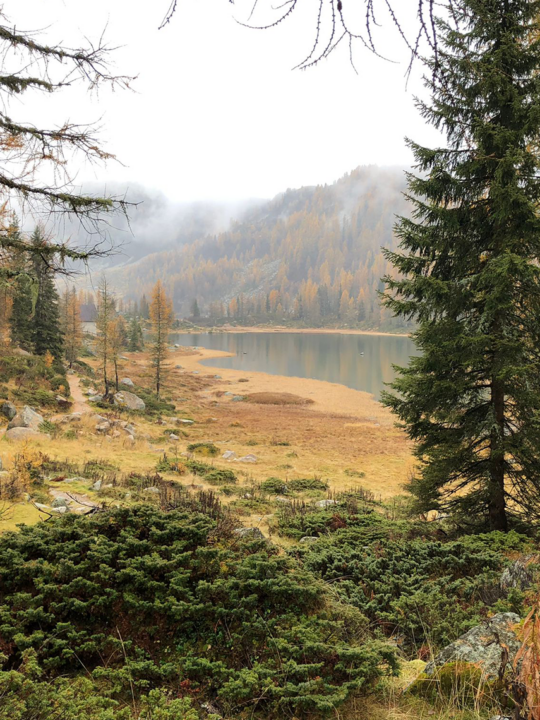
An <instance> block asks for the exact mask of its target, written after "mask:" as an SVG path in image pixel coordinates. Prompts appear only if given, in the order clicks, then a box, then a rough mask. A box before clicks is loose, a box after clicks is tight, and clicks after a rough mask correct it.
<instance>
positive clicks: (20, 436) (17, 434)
mask: <svg viewBox="0 0 540 720" xmlns="http://www.w3.org/2000/svg"><path fill="white" fill-rule="evenodd" d="M4 437H5V438H6V439H7V440H32V438H36V439H37V438H45V437H47V435H44V434H43V433H40V432H38V431H37V430H32V428H26V427H14V428H10V429H9V430H7V431H6V434H5V435H4Z"/></svg>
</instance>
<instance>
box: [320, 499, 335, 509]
mask: <svg viewBox="0 0 540 720" xmlns="http://www.w3.org/2000/svg"><path fill="white" fill-rule="evenodd" d="M337 504H338V501H337V500H319V501H318V502H316V503H315V505H316V506H317V507H320V508H327V507H330V505H337Z"/></svg>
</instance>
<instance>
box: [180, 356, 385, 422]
mask: <svg viewBox="0 0 540 720" xmlns="http://www.w3.org/2000/svg"><path fill="white" fill-rule="evenodd" d="M182 350H184V351H185V350H187V348H179V349H178V351H176V352H174V351H173V352H171V356H173V357H174V356H176V357H178V358H180V357H181V358H182V360H181V362H182V367H183V369H184V370H188V371H190V372H197V373H203V372H204V373H207V374H209V375H211V374H215V375H220V376H221V379H222V380H223V383H224V384H226V385H227V389H229V390H232V392H234V393H235V394H238V395H245V394H250V393H253V392H286V393H292V394H294V395H300V396H301V397H304V398H307V399H309V400H312V401H313V404H311V405H309V408H310V409H311V410H315V411H317V412H322V413H332V414H336V415H347V416H349V417H351V418H356V419H359V420H361V421H366V422H376V423H378V424H380V425H382V426H385V427H389V426H393V425H394V424H395V422H396V420H395V418H394V416H393V415H392V413H391V412H390V411H389V410H387V409H386V408H385V407H384V406H383V405H381V403H380V402H379V401H378V400H376V399H375V396H374V395H373V394H372V393H369V392H367V391H364V390H356V389H354V388H350V387H348V386H347V385H342V384H341V383H332V382H330V381H328V380H318V379H316V378H303V377H297V376H294V375H293V376H290V375H273V374H271V373H265V372H263V371H259V370H247V371H246V370H236V369H234V368H221V367H214V366H212V365H206V364H204V365H203V364H202V361H211V360H213V359H217V358H222V357H235V354H234V353H231V352H227V351H226V350H215V349H214V350H212V349H210V348H204V347H198V348H197V350H195V351H193V354H185V355H184V354H182ZM246 378H247V379H248V381H249V382H240V380H241V379H246Z"/></svg>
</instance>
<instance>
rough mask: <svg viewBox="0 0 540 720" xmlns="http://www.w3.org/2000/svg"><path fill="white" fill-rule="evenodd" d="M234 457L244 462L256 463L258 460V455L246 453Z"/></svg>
mask: <svg viewBox="0 0 540 720" xmlns="http://www.w3.org/2000/svg"><path fill="white" fill-rule="evenodd" d="M233 459H235V460H236V462H243V463H256V462H257V456H256V455H244V457H241V458H233Z"/></svg>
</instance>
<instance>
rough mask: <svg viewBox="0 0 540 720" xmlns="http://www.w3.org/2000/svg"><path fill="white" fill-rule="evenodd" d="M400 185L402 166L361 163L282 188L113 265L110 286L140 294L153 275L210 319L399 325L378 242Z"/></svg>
mask: <svg viewBox="0 0 540 720" xmlns="http://www.w3.org/2000/svg"><path fill="white" fill-rule="evenodd" d="M404 183H405V178H404V173H403V171H402V170H401V169H397V168H387V169H381V168H376V167H360V168H357V169H356V170H354V171H353V172H351V173H350V174H347V175H345V176H344V177H343V178H341V179H340V180H338V181H337V182H335V183H334V184H333V185H330V186H326V185H325V186H318V187H305V188H300V189H298V190H287V191H286V192H285V193H283V194H281V195H278V196H277V197H276V198H274V199H273V200H271V201H269V202H268V203H265V204H263V205H261V206H259V207H257V208H255V209H251V210H249V211H247V212H246V213H245V214H244V215H243V216H242V218H241V219H239V220H237V221H235V222H234V223H232V225H231V227H230V229H229V230H228V231H227V232H223V233H221V234H219V235H217V236H213V237H210V236H207V237H204V238H201V239H199V240H197V241H195V242H193V243H191V244H186V245H184V246H182V247H180V248H174V249H171V250H167V251H163V252H158V253H154V254H151V255H148V256H146V257H145V258H142V259H141V260H139V261H138V262H136V263H133V264H131V265H129V266H127V267H124V268H122V269H115V270H111V271H110V272H111V281H112V284H113V285H114V286H116V287H118V288H119V289H120V290H121V291H122V292H123V293H124V296H125V298H126V299H128V300H129V299H132V300H138V299H140V298H141V297H142V295H143V294H146V295H147V296H148V295H149V294H150V291H151V288H152V286H153V285H154V284H155V282H156V281H157V280H158V279H161V280H162V281H163V283H164V285H165V287H166V289H167V291H168V292H169V293H170V295H171V296H172V297H173V299H174V305H175V310H176V311H177V312H179V313H180V314H182V315H184V316H188V315H193V314H194V315H195V316H197V314H198V312H200V313H201V315H202V316H207V317H209V319H210V320H211V321H212V322H219V321H220V320H222V319H224V318H227V319H230V320H236V321H241V322H258V321H261V320H262V321H269V320H270V321H275V322H283V321H284V320H286V321H291V322H292V321H294V322H295V323H297V324H306V325H311V326H317V325H325V324H328V325H333V324H339V325H352V326H360V327H370V328H375V327H382V328H396V327H403V324H404V322H403V321H402V320H396V319H394V318H392V317H391V315H390V313H388V312H387V311H385V310H384V309H381V308H380V306H379V302H378V291H379V290H381V289H382V284H381V277H383V275H385V274H386V273H388V272H391V268H390V266H389V264H388V262H387V261H386V260H385V259H384V257H383V255H382V253H381V247H387V248H392V249H393V248H395V246H396V240H395V238H394V235H393V225H394V222H395V217H396V215H399V214H403V213H406V212H407V210H406V203H405V199H404V197H403V195H402V192H403V189H404ZM156 245H159V238H156ZM195 300H196V301H197V303H196V307H195V302H194V301H195Z"/></svg>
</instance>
